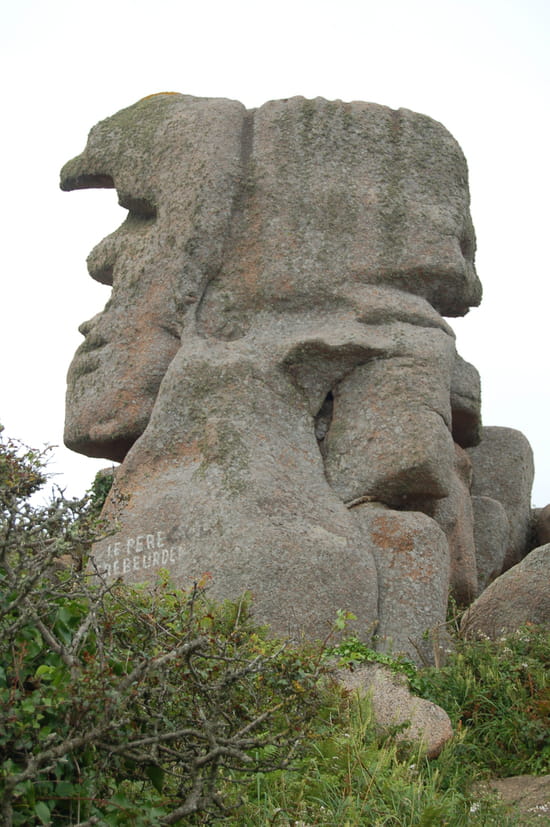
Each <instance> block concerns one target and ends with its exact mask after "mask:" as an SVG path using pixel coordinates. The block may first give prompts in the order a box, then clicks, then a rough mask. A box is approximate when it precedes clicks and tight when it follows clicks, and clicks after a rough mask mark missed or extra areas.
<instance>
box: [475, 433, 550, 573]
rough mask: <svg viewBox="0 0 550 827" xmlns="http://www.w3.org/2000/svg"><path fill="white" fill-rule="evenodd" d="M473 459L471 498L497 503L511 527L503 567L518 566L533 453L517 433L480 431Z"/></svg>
mask: <svg viewBox="0 0 550 827" xmlns="http://www.w3.org/2000/svg"><path fill="white" fill-rule="evenodd" d="M468 453H469V454H470V458H471V460H472V466H473V478H472V495H474V496H476V497H490V498H491V499H493V500H498V502H500V503H501V504H502V506H503V507H504V510H505V512H506V515H507V517H508V522H509V524H510V535H509V538H508V543H507V548H506V553H505V555H504V568H505V569H507V568H510V566H513V565H514V564H515V563H518V562H519V561H520V560H521V559H522V557H523V556H524V555H525V554H526V552H527V551H528V549H529V538H530V530H531V489H532V487H533V478H534V474H535V471H534V465H533V452H532V450H531V446H530V445H529V442H528V441H527V439H526V438H525V437H524V435H523V434H522V433H520V431H516V430H514V429H513V428H498V427H487V428H483V432H482V439H481V442H480V444H479V445H478V446H476V447H474V448H469V449H468Z"/></svg>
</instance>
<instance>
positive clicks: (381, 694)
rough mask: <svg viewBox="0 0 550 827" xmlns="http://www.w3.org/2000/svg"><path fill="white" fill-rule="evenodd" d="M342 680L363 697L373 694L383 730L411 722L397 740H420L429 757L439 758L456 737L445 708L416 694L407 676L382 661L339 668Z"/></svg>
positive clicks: (376, 713) (379, 725) (420, 744)
mask: <svg viewBox="0 0 550 827" xmlns="http://www.w3.org/2000/svg"><path fill="white" fill-rule="evenodd" d="M336 678H337V681H338V683H339V684H340V685H341V686H343V688H344V689H345V690H347V691H349V692H356V693H358V695H359V697H366V696H370V699H371V703H372V712H373V715H374V719H375V721H376V724H377V726H378V728H379V729H380V731H381V732H382V733H384V732H386V731H390V730H392V729H393V728H394V727H396V726H399V725H403V724H407V723H408V724H409V725H408V726H407V727H406V728H405V729H403V730H402V731H401V732H398V733H397V734H396V735H395V738H396V740H397V741H412V742H413V743H418V745H419V746H420V747H422V748H423V750H424V751H425V755H426V757H427V758H437V756H438V755H439V753H440V752H441V750H442V749H443V747H444V746H445V744H446V743H447V741H449V740H450V739H451V738H452V737H453V729H452V726H451V721H450V718H449V716H448V715H447V713H446V712H445V710H444V709H442V708H441V707H440V706H437V704H434V703H432V702H431V701H426V700H424V699H423V698H417V697H416V696H415V695H413V694H412V693H411V692H410V690H409V687H408V685H407V680H406V678H405V677H404V676H403V675H399V674H398V673H396V672H393V671H391V670H390V669H386V668H384V667H383V666H380V665H379V664H364V665H362V666H359V667H357V668H356V669H355V670H354V671H353V672H349V671H345V670H338V671H337V673H336Z"/></svg>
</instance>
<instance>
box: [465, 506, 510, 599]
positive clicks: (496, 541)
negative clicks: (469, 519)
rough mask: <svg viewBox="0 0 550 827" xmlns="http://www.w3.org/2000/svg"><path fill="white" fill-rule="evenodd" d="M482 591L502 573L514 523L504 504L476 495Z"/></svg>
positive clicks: (478, 564)
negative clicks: (511, 521)
mask: <svg viewBox="0 0 550 827" xmlns="http://www.w3.org/2000/svg"><path fill="white" fill-rule="evenodd" d="M471 499H472V510H473V515H474V540H475V549H476V566H477V577H478V594H481V592H482V591H483V590H484V589H486V588H487V586H488V585H489V583H492V582H493V580H496V578H497V577H498V576H499V575H500V574H502V570H503V567H504V558H505V556H506V551H507V549H508V540H509V537H510V523H509V521H508V517H507V515H506V511H505V510H504V506H503V505H502V504H501V503H499V502H498V500H493V499H491V497H475V496H474V497H472V498H471Z"/></svg>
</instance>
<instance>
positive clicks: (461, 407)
mask: <svg viewBox="0 0 550 827" xmlns="http://www.w3.org/2000/svg"><path fill="white" fill-rule="evenodd" d="M451 409H452V412H453V439H454V441H455V442H457V443H458V444H459V445H460V446H461V447H462V448H471V447H473V446H474V445H479V442H480V440H481V427H482V425H481V380H480V377H479V373H478V371H477V369H476V368H475V367H474V366H473V365H471V364H470V363H469V362H466V361H465V360H464V359H462V358H461V357H460V356H459V355H458V354H457V356H456V359H455V362H454V365H453V373H452V377H451Z"/></svg>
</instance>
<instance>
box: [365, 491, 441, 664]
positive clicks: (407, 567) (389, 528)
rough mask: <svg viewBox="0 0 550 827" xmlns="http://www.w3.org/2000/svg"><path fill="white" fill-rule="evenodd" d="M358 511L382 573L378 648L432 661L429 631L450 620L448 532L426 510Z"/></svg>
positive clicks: (370, 506) (373, 507) (371, 507)
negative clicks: (446, 618)
mask: <svg viewBox="0 0 550 827" xmlns="http://www.w3.org/2000/svg"><path fill="white" fill-rule="evenodd" d="M352 513H353V516H354V517H355V520H356V521H357V524H358V526H360V529H361V532H362V535H363V537H364V546H365V547H366V548H368V549H369V550H370V552H371V553H372V555H373V557H374V561H375V564H376V569H377V573H378V591H379V596H378V611H379V623H378V627H377V629H376V637H377V648H379V649H381V650H384V651H391V652H395V653H398V652H399V653H404V654H407V655H408V656H409V657H410V658H412V659H413V660H414V661H416V662H426V661H428V662H432V661H433V660H434V652H433V650H432V641H431V640H426V638H425V633H426V632H427V631H431V630H434V631H435V632H437V630H439V629H442V628H443V627H444V624H445V616H446V610H447V599H448V593H449V577H450V559H449V546H448V544H447V540H446V537H445V535H444V534H443V532H442V530H441V529H440V528H439V526H438V525H437V523H436V522H435V521H434V520H432V519H431V518H430V517H427V516H426V515H425V514H422V513H420V512H415V511H393V510H392V509H390V508H387V507H386V506H383V505H380V504H379V503H365V504H361V505H358V506H356V507H355V508H353V509H352ZM435 637H437V634H436V635H435Z"/></svg>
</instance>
